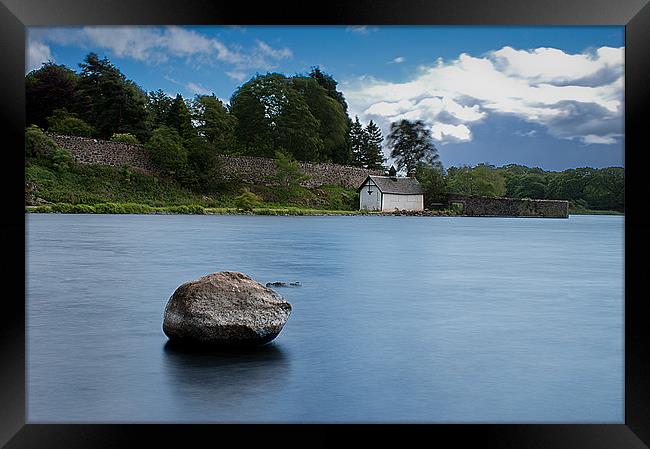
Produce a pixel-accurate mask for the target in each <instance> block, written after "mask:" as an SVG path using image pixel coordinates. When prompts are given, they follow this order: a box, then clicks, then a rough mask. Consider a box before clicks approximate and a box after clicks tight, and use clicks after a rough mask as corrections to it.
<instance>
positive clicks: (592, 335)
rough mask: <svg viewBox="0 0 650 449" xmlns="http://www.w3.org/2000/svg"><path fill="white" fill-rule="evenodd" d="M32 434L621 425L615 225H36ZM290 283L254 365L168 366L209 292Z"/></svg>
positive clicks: (104, 219) (194, 219) (236, 221)
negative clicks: (93, 426)
mask: <svg viewBox="0 0 650 449" xmlns="http://www.w3.org/2000/svg"><path fill="white" fill-rule="evenodd" d="M26 220H27V230H26V233H27V235H26V237H27V248H26V249H27V253H26V257H27V262H26V269H27V396H28V397H27V405H28V412H27V413H28V421H29V422H439V423H443V422H463V423H469V422H473V423H474V422H479V423H490V422H494V423H496V422H508V423H512V422H571V423H578V422H594V423H603V422H612V423H614V422H616V423H622V422H623V421H624V416H623V404H624V402H623V401H624V396H623V394H624V363H623V360H624V356H623V343H624V333H623V329H624V328H623V326H624V319H623V318H624V317H623V306H624V276H623V273H624V257H623V256H624V255H623V246H624V236H623V217H613V216H571V217H570V218H569V219H568V220H562V219H533V218H531V219H528V218H454V217H449V218H442V217H377V216H375V217H264V216H174V215H169V216H154V215H54V214H44V215H40V214H30V215H28V216H27V218H26ZM221 270H232V271H242V272H244V273H247V274H249V275H250V276H252V277H253V278H254V279H256V280H258V281H260V282H263V283H266V282H269V281H285V282H289V281H300V282H301V283H302V287H300V288H284V289H282V288H279V289H277V291H278V292H279V293H280V294H281V295H283V296H284V297H285V298H286V299H287V300H288V301H289V302H291V304H292V305H293V312H292V314H291V316H290V318H289V321H288V322H287V324H286V326H285V327H284V329H283V331H282V332H281V333H280V335H279V336H278V337H277V338H276V339H275V340H274V342H272V343H271V344H269V345H267V346H265V347H264V348H262V349H261V350H258V351H248V352H245V353H215V352H198V353H187V352H178V350H174V349H172V348H169V347H168V346H166V343H167V338H166V337H165V335H164V334H163V332H162V319H163V311H164V307H165V305H166V303H167V300H168V298H169V297H170V295H171V294H172V293H173V292H174V290H175V289H176V287H178V286H179V285H180V284H182V283H183V282H185V281H188V280H191V279H195V278H197V277H199V276H202V275H204V274H207V273H210V272H214V271H221Z"/></svg>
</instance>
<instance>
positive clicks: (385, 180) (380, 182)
mask: <svg viewBox="0 0 650 449" xmlns="http://www.w3.org/2000/svg"><path fill="white" fill-rule="evenodd" d="M368 179H371V180H372V181H373V182H374V183H375V184H377V187H378V188H379V190H381V192H382V193H393V194H398V195H422V194H423V193H424V191H423V190H422V186H420V183H419V182H418V180H417V179H415V178H396V177H392V176H374V175H369V176H368V177H367V178H366V179H365V181H363V184H361V186H364V185H365V184H366V182H368ZM359 189H361V187H359Z"/></svg>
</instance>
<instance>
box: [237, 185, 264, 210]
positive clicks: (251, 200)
mask: <svg viewBox="0 0 650 449" xmlns="http://www.w3.org/2000/svg"><path fill="white" fill-rule="evenodd" d="M261 202H262V199H261V198H260V197H259V196H257V195H256V194H254V193H253V192H251V191H250V190H248V189H244V191H243V192H242V193H241V195H238V196H236V197H235V206H237V209H241V210H246V211H252V210H253V209H254V208H255V207H257V206H259V204H260V203H261Z"/></svg>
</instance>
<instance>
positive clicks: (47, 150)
mask: <svg viewBox="0 0 650 449" xmlns="http://www.w3.org/2000/svg"><path fill="white" fill-rule="evenodd" d="M56 149H58V146H57V145H56V143H55V142H54V140H52V138H51V137H49V136H48V135H47V134H45V133H44V132H43V130H42V129H41V128H39V127H38V126H36V125H31V126H29V127H28V128H27V129H26V130H25V153H26V155H27V156H28V157H46V156H49V155H50V154H52V153H53V152H54V151H55V150H56Z"/></svg>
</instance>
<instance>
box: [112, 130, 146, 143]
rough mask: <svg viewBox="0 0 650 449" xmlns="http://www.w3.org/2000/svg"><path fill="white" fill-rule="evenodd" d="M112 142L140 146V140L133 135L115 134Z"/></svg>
mask: <svg viewBox="0 0 650 449" xmlns="http://www.w3.org/2000/svg"><path fill="white" fill-rule="evenodd" d="M111 141H112V142H123V143H130V144H131V145H138V144H139V143H140V142H139V141H138V138H137V137H135V136H134V135H133V134H131V133H114V134H113V135H112V136H111Z"/></svg>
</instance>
